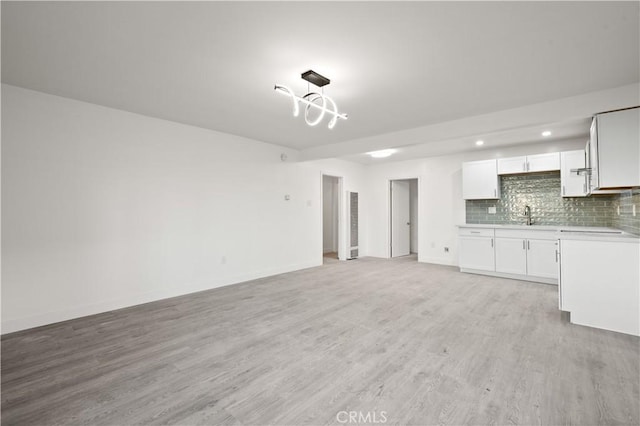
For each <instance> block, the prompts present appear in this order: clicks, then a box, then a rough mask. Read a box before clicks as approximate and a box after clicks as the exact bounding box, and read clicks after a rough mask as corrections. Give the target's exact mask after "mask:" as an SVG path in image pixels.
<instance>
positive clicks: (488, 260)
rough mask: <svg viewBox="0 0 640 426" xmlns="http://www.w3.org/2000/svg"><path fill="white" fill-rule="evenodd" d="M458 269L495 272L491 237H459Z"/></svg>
mask: <svg viewBox="0 0 640 426" xmlns="http://www.w3.org/2000/svg"><path fill="white" fill-rule="evenodd" d="M459 251H460V268H463V269H477V270H479V271H494V270H495V255H494V251H493V237H471V236H461V237H460V247H459Z"/></svg>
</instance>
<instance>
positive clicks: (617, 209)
mask: <svg viewBox="0 0 640 426" xmlns="http://www.w3.org/2000/svg"><path fill="white" fill-rule="evenodd" d="M616 212H617V213H618V216H620V206H617V207H616Z"/></svg>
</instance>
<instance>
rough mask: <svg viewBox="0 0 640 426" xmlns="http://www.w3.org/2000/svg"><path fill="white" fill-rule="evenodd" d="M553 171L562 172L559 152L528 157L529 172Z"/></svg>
mask: <svg viewBox="0 0 640 426" xmlns="http://www.w3.org/2000/svg"><path fill="white" fill-rule="evenodd" d="M551 170H560V153H559V152H550V153H548V154H536V155H528V156H527V171H528V172H546V171H551Z"/></svg>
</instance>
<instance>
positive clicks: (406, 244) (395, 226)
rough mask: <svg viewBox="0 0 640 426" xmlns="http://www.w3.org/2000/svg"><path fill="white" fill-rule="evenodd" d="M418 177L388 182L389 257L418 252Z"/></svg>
mask: <svg viewBox="0 0 640 426" xmlns="http://www.w3.org/2000/svg"><path fill="white" fill-rule="evenodd" d="M418 192H419V191H418V179H417V178H416V179H398V180H392V181H390V184H389V200H390V202H389V205H390V211H389V218H390V227H389V229H390V235H389V240H390V244H389V246H390V253H389V256H390V257H400V256H409V255H417V254H418Z"/></svg>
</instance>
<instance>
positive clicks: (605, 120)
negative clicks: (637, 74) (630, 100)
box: [596, 108, 640, 188]
mask: <svg viewBox="0 0 640 426" xmlns="http://www.w3.org/2000/svg"><path fill="white" fill-rule="evenodd" d="M596 123H597V132H598V138H597V140H598V142H597V157H598V165H599V170H598V184H599V187H600V188H617V187H628V186H640V161H638V159H639V158H640V142H639V141H640V108H633V109H626V110H623V111H615V112H608V113H606V114H599V115H598V116H597V122H596Z"/></svg>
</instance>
